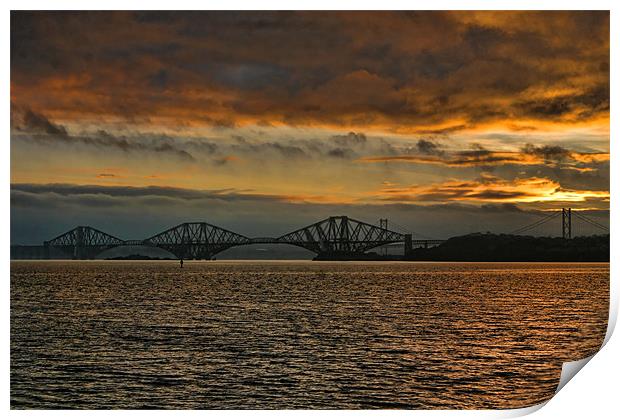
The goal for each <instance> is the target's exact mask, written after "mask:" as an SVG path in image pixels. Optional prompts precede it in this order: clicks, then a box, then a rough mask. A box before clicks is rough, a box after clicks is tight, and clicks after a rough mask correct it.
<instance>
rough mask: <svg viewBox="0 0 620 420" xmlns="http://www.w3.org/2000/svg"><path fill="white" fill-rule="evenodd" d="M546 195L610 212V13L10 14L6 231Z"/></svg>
mask: <svg viewBox="0 0 620 420" xmlns="http://www.w3.org/2000/svg"><path fill="white" fill-rule="evenodd" d="M562 207H572V208H573V209H581V210H584V211H586V213H584V214H588V215H589V217H592V218H595V219H598V220H599V221H601V222H603V223H604V224H607V223H608V209H609V13H608V12H385V13H383V12H373V13H361V12H342V13H336V12H328V13H316V12H286V13H267V12H169V13H161V12H118V13H116V12H90V13H77V12H72V13H71V12H70V13H67V12H13V13H12V14H11V216H12V217H11V219H12V220H11V228H12V234H11V236H12V238H11V242H12V243H37V242H40V241H42V240H44V239H48V238H50V237H51V236H55V235H56V234H59V233H62V232H64V231H66V230H69V229H71V228H72V227H74V226H75V225H78V224H84V225H92V226H95V227H98V228H100V229H102V230H104V231H106V232H109V233H111V234H115V235H118V236H121V237H125V238H140V237H144V236H147V234H154V233H156V232H157V231H160V230H163V229H164V228H167V227H169V226H171V225H174V224H177V223H180V222H184V221H207V222H210V223H213V224H216V225H220V226H224V227H227V228H229V229H232V230H235V231H238V232H239V233H243V234H247V235H279V234H283V233H286V232H287V231H289V230H292V229H294V228H297V227H301V226H302V225H304V224H308V223H312V222H314V221H317V220H320V219H323V218H325V217H327V216H329V215H339V214H348V215H350V216H351V217H357V218H360V219H363V220H366V221H369V222H373V223H377V222H378V219H379V218H380V217H388V218H389V219H390V220H393V221H394V222H396V223H398V224H399V225H402V226H406V227H408V228H411V229H412V230H414V231H416V232H421V233H423V234H425V235H427V236H432V237H447V236H451V235H455V234H463V233H467V232H470V231H486V230H491V231H497V232H508V231H510V230H513V229H516V228H518V227H519V226H521V225H523V224H526V223H528V222H531V221H534V220H536V219H537V218H538V217H540V214H541V211H547V210H551V209H559V208H562ZM557 229H558V233H559V232H560V231H559V229H560V228H559V226H558V227H557Z"/></svg>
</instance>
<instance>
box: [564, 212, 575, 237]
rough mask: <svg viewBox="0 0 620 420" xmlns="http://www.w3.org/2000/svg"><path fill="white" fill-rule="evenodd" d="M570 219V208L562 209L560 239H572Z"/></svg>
mask: <svg viewBox="0 0 620 420" xmlns="http://www.w3.org/2000/svg"><path fill="white" fill-rule="evenodd" d="M572 230H573V226H572V219H571V208H570V207H569V208H567V209H564V208H563V209H562V238H564V239H570V238H571V237H572Z"/></svg>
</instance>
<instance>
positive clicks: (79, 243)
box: [43, 209, 609, 260]
mask: <svg viewBox="0 0 620 420" xmlns="http://www.w3.org/2000/svg"><path fill="white" fill-rule="evenodd" d="M560 214H561V215H562V237H564V238H567V239H570V238H571V237H572V235H573V230H574V227H575V225H574V223H573V221H574V219H573V217H572V216H573V215H575V216H576V218H577V219H578V220H580V221H581V222H584V223H588V224H589V225H591V226H594V227H595V228H598V229H599V230H602V231H606V232H609V228H607V227H606V226H603V225H601V224H600V223H598V222H595V221H593V220H591V219H589V218H586V217H585V216H583V215H580V214H579V213H578V212H572V211H571V209H562V210H561V212H560V211H555V212H550V213H549V214H547V215H545V216H544V217H542V218H541V219H539V220H537V221H536V222H534V223H530V224H528V225H526V226H523V227H521V228H519V229H517V230H515V231H513V232H511V233H513V234H523V233H525V232H532V230H534V229H536V228H540V227H541V226H543V225H545V224H547V223H549V222H551V221H554V220H556V218H558V217H559V216H560ZM384 221H387V220H386V219H382V223H381V226H376V225H373V224H370V223H366V222H362V221H359V220H356V219H353V218H350V217H347V216H332V217H328V218H327V219H324V220H321V221H319V222H316V223H313V224H311V225H309V226H305V227H303V228H301V229H297V230H295V231H292V232H289V233H287V234H284V235H282V236H278V237H260V238H250V237H247V236H245V235H242V234H239V233H236V232H232V231H230V230H227V229H224V228H221V227H219V226H214V225H212V224H209V223H206V222H188V223H181V224H179V225H177V226H174V227H172V228H170V229H167V230H165V231H163V232H160V233H158V234H156V235H153V236H151V237H148V238H146V239H137V240H136V239H131V240H124V239H120V238H118V237H116V236H113V235H110V234H108V233H105V232H102V231H100V230H98V229H95V228H94V227H91V226H77V227H75V228H74V229H71V230H70V231H68V232H65V233H63V234H62V235H59V236H57V237H55V238H53V239H51V240H49V241H45V242H44V244H43V245H44V248H45V250H46V254H47V255H49V250H50V249H51V248H56V249H59V250H61V251H63V252H64V253H65V254H67V255H70V256H72V257H73V258H74V259H94V258H95V257H96V256H97V255H99V254H100V253H102V252H103V251H106V250H108V249H112V248H115V247H119V246H137V245H139V246H150V247H156V248H161V249H164V250H166V251H168V252H170V253H172V254H173V255H174V256H176V257H177V258H180V259H181V258H182V259H193V260H202V259H206V260H209V259H212V258H213V257H214V256H215V255H216V254H218V253H220V252H222V251H224V250H226V249H228V248H232V247H235V246H240V245H250V244H287V245H294V246H299V247H302V248H305V249H308V250H310V251H312V252H314V253H316V254H318V255H323V256H328V257H338V256H346V255H359V254H363V253H365V252H367V251H369V250H371V249H374V248H378V247H381V246H385V245H388V244H397V243H402V244H403V246H404V252H405V254H407V253H409V252H411V250H412V249H413V248H417V247H432V246H437V245H440V244H441V243H443V242H445V240H442V239H431V238H426V237H422V235H418V234H416V239H414V238H413V234H412V233H403V232H397V231H394V230H390V229H388V228H387V223H385V224H384V223H383V222H384ZM418 237H420V238H418Z"/></svg>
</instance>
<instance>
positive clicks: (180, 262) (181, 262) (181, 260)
mask: <svg viewBox="0 0 620 420" xmlns="http://www.w3.org/2000/svg"><path fill="white" fill-rule="evenodd" d="M179 264H180V265H181V268H183V258H181V259H180V260H179Z"/></svg>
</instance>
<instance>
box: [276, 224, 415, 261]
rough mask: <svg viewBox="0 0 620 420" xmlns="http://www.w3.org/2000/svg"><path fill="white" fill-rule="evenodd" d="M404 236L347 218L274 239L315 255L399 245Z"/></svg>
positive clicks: (361, 251)
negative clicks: (304, 249)
mask: <svg viewBox="0 0 620 420" xmlns="http://www.w3.org/2000/svg"><path fill="white" fill-rule="evenodd" d="M405 239H406V235H405V234H402V233H399V232H394V231H391V230H388V229H384V228H381V227H379V226H375V225H371V224H369V223H365V222H360V221H359V220H355V219H351V218H349V217H347V216H333V217H328V218H327V219H325V220H321V221H320V222H317V223H314V224H312V225H309V226H306V227H303V228H301V229H298V230H296V231H293V232H290V233H287V234H286V235H282V236H280V237H279V238H277V241H278V242H279V243H286V244H290V245H297V246H300V247H303V248H306V249H309V250H311V251H313V252H316V253H317V254H338V253H363V252H366V251H368V250H370V249H373V248H376V247H378V246H381V245H385V244H390V243H394V242H403V241H405Z"/></svg>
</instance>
